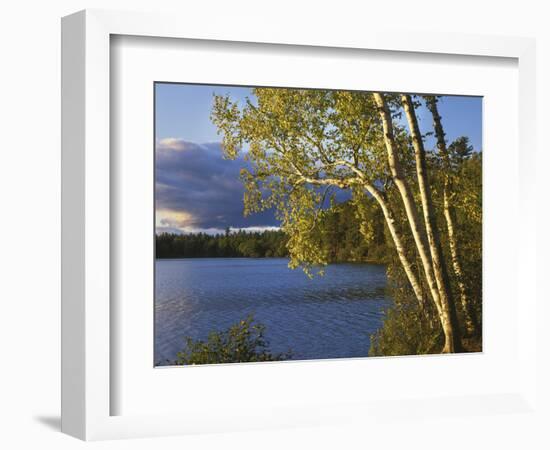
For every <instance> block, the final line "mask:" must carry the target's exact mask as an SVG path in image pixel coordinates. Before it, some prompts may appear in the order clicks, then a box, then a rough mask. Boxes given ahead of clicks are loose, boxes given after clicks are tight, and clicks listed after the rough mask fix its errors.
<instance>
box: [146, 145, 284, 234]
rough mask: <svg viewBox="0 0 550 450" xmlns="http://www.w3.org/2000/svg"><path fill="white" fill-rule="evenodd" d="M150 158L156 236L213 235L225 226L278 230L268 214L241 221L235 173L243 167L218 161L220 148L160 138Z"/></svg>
mask: <svg viewBox="0 0 550 450" xmlns="http://www.w3.org/2000/svg"><path fill="white" fill-rule="evenodd" d="M155 158H156V170H155V175H156V186H155V190H156V193H155V197H156V227H157V232H161V231H180V232H193V231H205V232H210V233H213V232H215V231H219V230H223V229H225V228H226V227H231V228H233V229H240V228H250V227H255V228H251V230H253V229H258V230H260V229H264V228H266V227H268V228H269V227H277V226H278V225H279V224H278V222H277V220H276V219H275V218H274V216H273V213H272V212H269V211H268V212H263V213H260V214H254V215H252V216H249V217H246V218H245V217H244V216H243V194H244V188H243V185H242V183H241V181H240V179H239V172H240V170H241V168H242V167H243V166H245V165H246V162H245V161H244V160H243V159H242V158H238V159H236V160H234V161H231V160H226V159H223V157H222V151H221V147H220V143H218V142H215V143H207V144H196V143H193V142H188V141H185V140H183V139H179V138H166V139H162V140H159V141H158V142H157V145H156V157H155Z"/></svg>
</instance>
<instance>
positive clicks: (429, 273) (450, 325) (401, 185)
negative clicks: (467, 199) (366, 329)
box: [373, 92, 461, 353]
mask: <svg viewBox="0 0 550 450" xmlns="http://www.w3.org/2000/svg"><path fill="white" fill-rule="evenodd" d="M373 96H374V99H375V102H376V105H377V106H378V110H379V114H380V118H381V119H382V126H383V130H384V142H385V145H386V149H387V153H388V164H389V167H390V172H391V174H392V178H393V180H394V183H395V185H396V186H397V188H398V190H399V193H400V195H401V199H402V201H403V205H404V207H405V211H406V214H407V219H408V221H409V225H410V227H411V232H412V235H413V238H414V241H415V245H416V248H417V250H418V254H419V256H420V260H421V261H422V266H423V269H424V274H425V277H426V281H427V284H428V287H429V289H430V293H431V295H432V299H433V301H434V303H435V306H436V308H437V312H438V314H439V317H440V321H441V326H442V328H443V333H444V335H445V345H444V347H443V349H442V352H443V353H452V352H456V351H460V349H461V345H460V339H457V336H458V330H457V329H456V327H455V326H454V324H455V321H454V320H453V319H452V317H451V311H450V309H449V308H448V307H444V306H443V304H442V301H441V296H440V295H439V289H438V286H437V281H436V279H435V275H434V271H433V265H432V260H431V255H430V254H429V252H428V250H427V246H428V245H427V242H426V241H427V239H426V236H425V234H424V233H423V230H422V228H421V226H420V221H419V219H418V211H417V209H416V205H415V203H414V198H413V195H412V192H411V189H410V187H409V185H408V184H407V182H406V180H405V177H404V175H403V171H402V168H401V164H400V162H399V155H398V149H397V144H396V142H395V137H394V133H393V124H392V118H391V114H390V111H389V108H388V105H387V103H386V101H385V99H384V97H383V95H382V94H380V93H376V92H375V93H373Z"/></svg>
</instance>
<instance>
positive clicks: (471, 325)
mask: <svg viewBox="0 0 550 450" xmlns="http://www.w3.org/2000/svg"><path fill="white" fill-rule="evenodd" d="M425 100H426V106H427V108H428V110H429V111H430V112H431V114H432V117H433V126H434V131H435V136H436V140H437V148H438V151H439V154H440V155H441V157H442V159H443V164H444V169H445V177H444V182H443V214H444V216H445V221H446V222H447V233H448V235H449V248H450V251H451V260H452V265H453V271H454V273H455V276H456V280H457V285H458V290H459V295H460V304H461V307H462V312H463V314H464V322H465V327H466V333H467V334H468V335H473V334H475V333H477V332H478V330H477V328H478V325H477V324H476V321H475V318H474V317H475V316H474V313H473V311H472V306H471V302H470V301H469V299H468V293H467V290H466V284H465V282H464V271H463V270H462V264H461V261H460V257H459V254H458V244H457V240H456V233H455V225H454V217H455V215H454V208H453V206H452V204H451V203H452V202H451V195H452V194H451V192H452V179H451V172H450V171H451V164H450V161H449V153H448V151H447V144H446V143H445V132H444V131H443V125H442V123H441V116H440V115H439V110H438V108H437V98H436V97H434V96H426V97H425Z"/></svg>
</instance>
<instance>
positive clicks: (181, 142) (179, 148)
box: [155, 83, 482, 234]
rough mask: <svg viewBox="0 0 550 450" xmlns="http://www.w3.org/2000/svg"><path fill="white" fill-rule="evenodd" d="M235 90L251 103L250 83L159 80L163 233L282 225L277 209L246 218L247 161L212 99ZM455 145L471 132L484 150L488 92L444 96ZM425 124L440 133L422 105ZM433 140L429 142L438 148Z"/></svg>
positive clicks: (159, 221) (158, 195)
mask: <svg viewBox="0 0 550 450" xmlns="http://www.w3.org/2000/svg"><path fill="white" fill-rule="evenodd" d="M215 94H217V95H219V94H223V95H230V97H231V98H232V99H234V100H238V101H244V100H245V98H246V97H247V96H249V97H252V92H251V89H250V88H246V87H229V86H208V85H192V84H179V83H156V84H155V139H156V149H155V163H156V165H155V175H156V187H155V190H156V192H155V202H156V231H157V233H161V232H174V233H191V232H206V233H209V234H215V233H219V232H222V231H223V230H224V229H225V228H226V227H231V228H232V229H247V230H250V231H252V230H263V229H273V228H276V227H277V226H278V222H277V220H276V219H275V218H274V216H273V213H272V212H263V213H260V214H254V215H251V216H249V217H246V218H245V217H243V192H244V189H243V186H242V183H241V182H240V180H239V171H240V169H241V167H242V166H243V164H244V161H243V160H242V158H238V159H236V160H235V161H229V160H225V159H223V158H222V152H221V149H220V141H221V137H220V136H219V135H218V134H217V130H216V127H215V126H214V125H213V124H212V122H211V121H210V110H211V107H212V98H213V96H214V95H215ZM438 107H439V112H440V115H441V116H442V121H443V127H444V129H445V133H446V137H447V139H448V142H451V141H453V140H454V139H456V138H457V137H459V136H468V137H469V138H470V142H471V144H472V145H473V147H474V149H475V150H476V151H479V150H481V147H482V99H481V97H465V96H464V97H462V96H444V97H441V98H440V101H439V104H438ZM417 116H418V119H419V125H420V129H421V131H422V132H423V133H425V132H427V131H432V126H431V123H432V119H431V114H430V113H429V111H427V110H426V109H425V108H424V107H421V108H419V109H418V110H417ZM403 120H404V119H403ZM434 145H435V143H434V140H433V138H428V139H427V140H426V147H427V148H428V149H430V148H433V147H434Z"/></svg>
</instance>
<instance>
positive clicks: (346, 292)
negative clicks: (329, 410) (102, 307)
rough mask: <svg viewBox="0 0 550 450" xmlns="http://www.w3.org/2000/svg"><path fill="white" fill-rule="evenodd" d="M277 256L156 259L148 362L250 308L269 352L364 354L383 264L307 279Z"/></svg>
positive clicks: (378, 308)
mask: <svg viewBox="0 0 550 450" xmlns="http://www.w3.org/2000/svg"><path fill="white" fill-rule="evenodd" d="M287 263H288V261H287V260H286V259H284V258H269V259H256V258H201V259H178V260H157V261H156V286H155V291H156V292H155V361H156V362H157V364H161V365H164V364H168V363H169V361H172V360H174V359H175V355H176V353H177V352H178V351H180V350H182V348H183V347H184V338H185V337H186V336H190V337H192V338H194V339H205V338H207V336H208V334H209V333H210V332H211V331H222V330H225V329H227V328H229V327H230V326H231V325H233V324H234V323H236V322H238V321H240V320H242V319H244V318H245V317H246V316H247V315H248V314H253V315H254V318H255V319H256V321H258V322H261V323H263V324H264V325H265V326H266V338H267V340H268V341H269V343H270V349H271V350H272V351H273V352H275V353H279V352H287V351H289V350H291V351H292V359H299V360H303V359H321V358H346V357H361V356H367V355H368V351H369V347H370V335H371V334H372V333H373V332H374V331H376V330H377V329H378V328H379V327H380V326H381V325H382V318H383V310H384V309H385V308H386V307H387V306H388V305H389V304H390V299H389V297H388V295H387V291H386V272H385V267H384V266H380V265H374V264H332V265H329V266H328V267H327V268H326V270H325V275H324V276H322V277H315V278H314V279H309V278H308V277H306V275H305V274H304V273H303V271H302V270H301V269H297V270H290V269H289V268H288V267H287Z"/></svg>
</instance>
